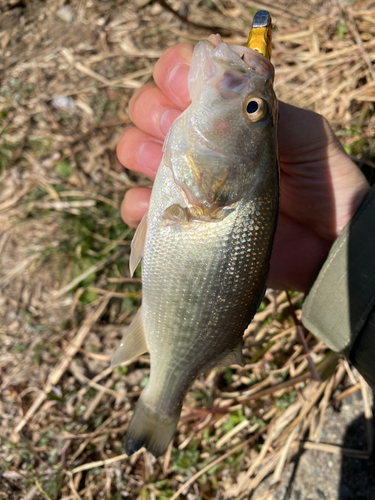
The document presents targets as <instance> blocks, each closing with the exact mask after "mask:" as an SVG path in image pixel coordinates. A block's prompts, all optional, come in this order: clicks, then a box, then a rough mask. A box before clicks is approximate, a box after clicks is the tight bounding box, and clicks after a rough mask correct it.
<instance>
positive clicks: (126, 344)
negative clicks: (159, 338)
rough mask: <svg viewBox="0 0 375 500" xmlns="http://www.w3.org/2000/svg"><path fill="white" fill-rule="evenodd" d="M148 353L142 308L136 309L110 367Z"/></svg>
mask: <svg viewBox="0 0 375 500" xmlns="http://www.w3.org/2000/svg"><path fill="white" fill-rule="evenodd" d="M147 351H148V346H147V342H146V336H145V332H144V329H143V320H142V306H141V307H140V308H139V309H138V312H137V314H136V315H135V316H134V318H133V321H132V322H131V324H130V326H129V328H128V329H127V330H126V333H125V334H124V336H123V337H122V339H121V344H120V345H119V347H118V348H117V351H116V352H115V355H114V356H113V358H112V362H111V366H113V367H114V366H117V365H121V364H122V363H125V362H126V361H129V360H130V359H133V358H135V357H137V356H140V355H141V354H144V353H145V352H147Z"/></svg>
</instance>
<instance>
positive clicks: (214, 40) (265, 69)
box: [208, 35, 275, 84]
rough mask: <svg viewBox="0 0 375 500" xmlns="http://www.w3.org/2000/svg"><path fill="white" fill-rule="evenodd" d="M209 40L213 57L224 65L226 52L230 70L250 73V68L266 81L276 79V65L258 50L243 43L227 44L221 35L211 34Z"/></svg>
mask: <svg viewBox="0 0 375 500" xmlns="http://www.w3.org/2000/svg"><path fill="white" fill-rule="evenodd" d="M208 41H209V42H211V44H212V46H213V47H212V56H211V57H212V59H213V60H215V61H216V62H217V63H219V64H220V65H221V66H223V65H224V58H223V53H224V52H225V53H226V57H227V62H226V63H225V66H228V67H227V69H228V70H234V69H235V70H236V72H240V73H244V74H248V70H249V68H250V69H251V70H253V71H254V72H255V73H257V74H258V75H259V76H261V77H264V79H265V80H266V82H268V81H270V82H271V84H272V83H273V80H274V73H275V72H274V67H273V65H272V63H271V62H270V60H269V59H267V58H266V57H265V56H264V55H263V54H261V53H260V52H258V51H257V50H254V49H251V48H249V47H243V46H241V45H227V44H226V43H225V42H223V41H222V38H221V36H220V35H210V36H209V37H208Z"/></svg>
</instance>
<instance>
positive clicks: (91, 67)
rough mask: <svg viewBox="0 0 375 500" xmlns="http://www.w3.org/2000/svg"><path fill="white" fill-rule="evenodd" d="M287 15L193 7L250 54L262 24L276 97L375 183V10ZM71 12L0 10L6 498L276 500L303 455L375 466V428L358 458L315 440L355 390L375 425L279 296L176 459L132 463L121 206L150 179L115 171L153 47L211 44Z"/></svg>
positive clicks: (153, 14) (167, 17)
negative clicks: (335, 139) (116, 362)
mask: <svg viewBox="0 0 375 500" xmlns="http://www.w3.org/2000/svg"><path fill="white" fill-rule="evenodd" d="M286 3H287V2H278V3H277V4H276V3H275V2H273V4H274V5H268V4H267V3H262V4H260V3H258V2H252V1H245V0H228V1H224V0H204V1H197V0H196V1H194V2H189V13H188V18H189V20H190V21H192V22H193V23H195V24H206V25H208V24H209V25H211V26H213V25H215V26H216V27H217V29H220V27H222V31H223V33H224V35H226V39H227V40H228V41H229V42H232V43H244V42H245V41H246V37H247V32H248V29H249V26H250V23H251V19H252V15H253V13H254V12H255V11H256V10H258V9H259V8H267V10H269V11H270V12H271V14H272V15H273V18H274V21H276V20H277V31H275V35H274V53H273V62H274V63H275V65H276V75H277V76H276V90H277V93H278V95H279V97H280V98H281V99H283V100H285V101H288V102H290V103H293V104H296V105H299V106H303V107H308V108H311V109H315V110H316V111H318V112H320V113H322V114H324V115H325V116H326V117H327V118H328V119H329V120H330V121H331V123H332V125H333V126H334V128H335V130H336V132H337V134H338V135H339V136H340V139H341V141H342V142H343V144H344V147H345V148H346V150H347V152H348V153H349V154H350V155H352V157H353V158H354V159H355V160H356V161H357V162H358V163H360V165H361V167H363V168H364V170H366V169H367V172H370V175H373V167H374V163H373V160H372V158H373V157H374V156H375V155H374V146H375V144H374V142H372V137H373V136H374V128H375V116H374V104H373V103H374V101H375V78H374V69H372V63H373V61H374V59H375V55H374V54H375V51H374V47H375V41H374V37H373V35H374V32H375V27H374V23H373V19H374V16H375V2H372V1H370V0H364V1H361V2H357V3H355V4H354V5H349V4H346V3H344V2H341V3H340V2H339V1H337V2H322V1H320V0H317V1H313V0H310V1H308V2H299V3H298V5H295V6H294V7H293V6H289V7H287V9H286V11H285V12H284V14H283V15H282V16H281V17H280V14H281V13H282V12H283V10H284V7H285V6H286ZM295 3H296V2H295ZM169 4H170V5H171V6H172V7H173V9H175V10H178V11H179V12H180V13H183V12H184V9H183V8H182V7H183V5H185V6H186V5H187V3H186V4H183V2H180V1H173V2H172V1H170V2H169ZM26 5H27V6H26ZM63 5H64V2H63V1H60V0H50V1H49V2H48V7H46V5H45V3H44V2H42V1H39V0H35V1H33V2H17V1H14V0H5V1H3V2H2V3H1V4H0V12H1V20H0V51H1V52H0V69H1V73H2V82H1V89H0V182H1V192H0V222H1V231H0V233H1V234H0V259H1V261H0V262H1V269H0V316H1V326H0V335H1V350H0V376H1V379H0V384H1V385H0V390H1V399H0V415H1V426H0V439H1V451H0V457H1V459H0V460H1V464H0V474H1V475H2V480H1V485H0V498H12V499H15V500H16V499H21V498H24V499H27V500H32V499H38V498H39V499H41V498H50V499H57V498H64V499H65V500H68V499H72V500H73V499H74V500H78V499H82V500H86V499H87V500H88V499H96V498H97V499H101V498H103V499H104V498H112V499H120V498H123V497H128V498H131V499H136V498H137V499H154V498H158V499H161V500H162V499H166V498H173V499H175V498H177V497H178V496H179V495H185V494H187V493H189V494H190V496H189V499H190V500H193V499H194V498H202V499H209V498H217V499H218V498H232V499H240V498H247V497H248V496H249V493H250V492H251V491H254V490H256V487H257V486H258V484H259V483H260V482H261V481H262V480H263V478H264V477H266V476H267V475H270V474H273V476H272V477H273V481H272V483H273V487H272V489H271V490H270V491H269V492H268V497H267V496H264V498H273V493H274V491H275V488H276V487H277V484H278V481H279V480H280V477H281V473H282V470H283V468H284V467H285V465H286V464H287V463H288V462H289V461H290V460H291V459H292V457H293V455H294V454H295V453H296V452H297V451H298V450H299V449H300V448H301V447H305V448H314V449H318V450H322V452H324V451H329V452H330V453H336V452H337V453H344V454H349V455H351V456H353V455H354V456H357V457H359V458H363V457H365V456H368V454H369V453H370V452H371V449H370V446H371V443H372V436H371V434H370V427H369V431H368V432H369V435H368V443H369V448H368V449H367V450H365V451H357V450H346V449H342V448H340V446H339V444H338V445H337V446H335V445H332V444H331V443H330V444H326V443H321V442H320V436H321V432H322V425H323V420H324V414H325V411H326V408H327V407H328V405H338V404H339V403H340V401H342V400H343V399H344V398H345V397H347V396H348V395H350V394H352V393H353V392H354V391H357V390H361V391H362V394H363V400H364V405H365V415H366V418H367V421H370V420H371V418H372V415H371V409H370V404H369V400H368V394H367V386H366V384H365V383H364V382H363V380H362V379H358V377H357V375H354V374H353V373H352V372H351V370H350V368H349V365H348V364H347V363H346V362H344V361H343V360H341V359H339V358H338V357H337V356H335V355H333V354H332V353H330V352H329V351H328V350H327V348H326V347H325V346H324V345H323V344H322V343H321V342H319V341H317V340H316V339H314V338H313V337H312V336H311V335H310V334H309V333H307V332H304V335H305V336H306V345H307V348H308V351H309V353H308V354H306V352H305V350H304V347H303V345H302V343H301V341H300V338H299V336H298V329H300V330H301V327H300V326H299V325H298V319H299V318H300V314H301V311H300V306H301V296H300V295H297V294H292V302H293V304H294V308H295V317H294V315H293V314H292V312H291V310H290V307H289V304H288V300H287V296H286V294H285V292H281V293H274V292H273V291H269V292H268V294H267V296H266V298H265V300H264V301H263V303H262V310H261V311H260V312H258V314H257V316H256V318H255V320H254V321H253V323H252V324H251V326H250V327H249V329H248V331H247V333H246V335H245V338H246V340H245V349H244V359H245V360H246V363H247V364H246V366H245V367H244V368H243V369H241V370H232V369H229V368H228V369H227V370H225V372H213V373H211V374H209V376H208V377H202V378H200V379H199V380H198V381H197V382H196V383H195V384H194V386H193V388H192V390H191V391H190V393H189V395H188V397H187V398H186V401H185V406H184V409H183V414H182V418H181V422H180V424H179V428H178V433H177V435H176V437H175V439H174V441H173V446H171V447H170V448H169V449H168V452H167V453H166V455H165V456H163V457H161V458H160V459H158V460H155V459H153V458H152V457H151V456H149V455H147V454H146V453H145V452H144V451H140V452H138V453H136V454H135V455H134V456H133V457H131V458H127V457H126V455H124V454H123V448H122V444H121V439H122V436H123V434H124V432H125V430H126V427H127V424H128V422H129V417H130V415H131V412H132V409H133V407H134V404H135V402H136V400H137V398H138V396H139V394H140V392H141V390H142V387H143V386H144V385H145V383H146V381H147V376H148V373H149V359H148V357H147V356H142V357H141V358H139V359H138V360H136V361H135V362H132V363H130V364H129V366H128V367H127V366H125V367H121V368H117V369H115V370H111V369H110V368H108V366H109V360H110V358H111V355H112V354H113V352H114V349H115V346H116V344H117V342H118V340H119V338H120V337H121V335H122V328H123V326H122V325H126V324H128V322H129V321H130V319H131V317H132V316H133V314H134V313H135V311H136V309H137V307H138V306H139V303H140V297H141V289H140V284H139V276H137V277H136V278H135V279H131V278H129V272H128V267H127V262H128V253H129V246H130V241H131V237H132V234H133V231H132V230H130V229H128V228H127V227H126V226H125V225H124V224H123V223H122V221H121V220H120V216H119V210H118V208H119V205H120V202H121V199H122V196H123V193H124V191H125V190H126V189H127V188H129V187H131V186H133V185H136V184H137V185H149V181H148V180H147V179H145V178H143V177H140V176H138V175H135V174H133V173H130V172H125V171H124V170H123V169H122V168H121V166H119V165H118V163H117V162H116V158H115V153H114V151H115V146H116V143H117V141H118V139H119V137H120V135H121V131H122V130H123V128H124V126H126V125H127V124H128V123H129V118H128V116H127V114H126V107H127V102H128V100H129V98H130V96H131V94H132V92H133V89H136V88H138V87H140V86H141V85H142V84H143V83H145V82H147V81H150V80H151V78H152V68H153V64H154V63H155V61H156V59H157V58H158V57H159V56H160V54H161V53H162V51H163V50H164V49H165V48H166V47H168V46H170V45H173V44H175V43H177V42H192V43H194V42H196V41H197V40H199V39H201V38H203V37H205V36H206V35H207V34H208V33H209V31H210V30H204V29H201V28H198V27H196V26H194V25H192V24H186V23H185V22H183V21H181V19H178V18H177V17H176V16H174V15H173V14H172V13H171V12H169V11H168V10H166V8H165V5H164V2H148V1H144V0H135V1H133V2H130V1H128V2H126V1H121V0H117V1H116V0H112V1H104V0H103V1H100V0H89V1H87V2H83V1H82V0H72V1H71V2H70V3H69V4H67V5H66V6H65V7H64V9H63V10H61V9H62V7H63ZM64 15H65V18H64ZM182 15H183V16H184V15H185V14H184V13H183V14H182ZM217 29H216V31H217ZM61 96H64V97H68V98H69V99H68V100H65V103H63V104H65V107H64V106H62V104H61V99H60V101H59V99H58V98H61ZM371 172H372V174H371ZM296 321H297V324H296V323H295V322H296ZM300 333H301V332H300ZM312 364H313V365H315V366H316V371H317V373H316V371H315V372H314V370H313V369H312V366H311V365H312ZM312 374H313V375H312ZM318 377H320V378H321V379H322V381H318V380H313V378H315V379H316V378H318ZM262 498H263V497H262Z"/></svg>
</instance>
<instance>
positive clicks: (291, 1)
mask: <svg viewBox="0 0 375 500" xmlns="http://www.w3.org/2000/svg"><path fill="white" fill-rule="evenodd" d="M293 2H294V0H289V2H288V3H287V6H286V7H285V9H284V10H283V11H282V13H281V14H280V16H279V17H278V18H277V19H276V21H275V23H274V24H273V26H272V28H275V27H276V23H277V21H278V20H279V19H280V18H282V17H283V15H284V14H285V11H286V10H287V9H288V8H289V6H290V4H291V3H293ZM297 2H298V0H297Z"/></svg>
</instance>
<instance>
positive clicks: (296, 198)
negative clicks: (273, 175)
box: [270, 103, 368, 290]
mask: <svg viewBox="0 0 375 500" xmlns="http://www.w3.org/2000/svg"><path fill="white" fill-rule="evenodd" d="M279 149H280V174H281V203H280V216H279V224H278V228H277V233H276V238H275V246H274V251H273V257H272V262H271V273H270V285H271V286H274V287H275V288H281V287H284V288H285V287H286V288H290V289H300V290H304V289H305V288H306V286H307V285H308V283H309V281H310V280H311V278H312V277H313V274H314V272H315V270H316V268H317V266H318V265H319V263H320V261H321V260H322V259H323V258H324V256H325V254H326V253H327V252H328V250H329V248H330V246H331V245H332V242H333V241H334V239H335V238H336V237H337V235H338V234H339V233H340V231H341V230H342V228H343V227H344V226H345V225H346V224H347V223H348V222H349V221H350V219H351V217H352V216H353V214H354V212H355V211H356V209H357V208H358V205H359V203H360V202H361V200H362V199H363V196H364V195H365V193H366V192H367V190H368V187H367V183H366V181H365V179H364V177H363V175H362V174H361V173H360V171H359V170H358V169H357V167H356V166H355V165H354V164H353V162H352V161H351V160H350V159H349V158H348V156H347V155H346V154H345V153H344V151H343V149H342V147H341V145H340V144H339V142H338V140H337V138H336V137H335V135H334V134H333V132H332V129H331V128H330V126H329V125H328V123H327V122H326V121H325V120H324V118H323V117H321V116H320V115H317V114H315V113H312V112H308V111H304V110H301V109H299V108H295V107H292V106H289V105H287V104H284V103H280V122H279Z"/></svg>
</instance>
